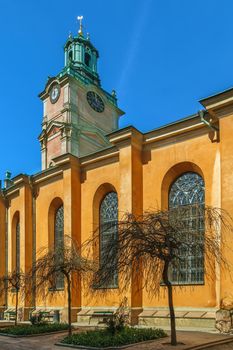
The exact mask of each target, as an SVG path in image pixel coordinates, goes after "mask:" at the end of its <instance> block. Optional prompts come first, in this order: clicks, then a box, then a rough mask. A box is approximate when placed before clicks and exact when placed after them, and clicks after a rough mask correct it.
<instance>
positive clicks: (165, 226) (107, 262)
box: [86, 205, 233, 345]
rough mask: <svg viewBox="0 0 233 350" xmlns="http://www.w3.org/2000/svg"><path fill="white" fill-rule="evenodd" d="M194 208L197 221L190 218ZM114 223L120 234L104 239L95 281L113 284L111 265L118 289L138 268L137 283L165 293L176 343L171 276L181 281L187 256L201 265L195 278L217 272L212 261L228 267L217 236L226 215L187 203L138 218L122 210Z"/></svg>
mask: <svg viewBox="0 0 233 350" xmlns="http://www.w3.org/2000/svg"><path fill="white" fill-rule="evenodd" d="M194 212H195V215H194V217H195V220H193V217H192V213H194ZM194 221H195V222H194ZM114 225H116V227H115V229H116V230H117V231H118V234H117V235H115V236H114V237H111V239H109V240H108V242H105V249H104V251H103V252H101V264H100V265H99V269H98V271H97V273H96V274H95V275H94V281H93V285H94V286H96V285H98V286H99V287H101V286H103V287H104V286H106V285H107V284H109V283H111V280H112V275H113V271H114V270H116V271H118V276H119V288H121V289H122V290H124V289H127V288H128V287H129V285H130V283H131V279H132V275H133V274H134V275H135V273H136V274H137V273H138V274H140V273H142V271H143V283H142V286H141V287H139V288H147V289H148V290H150V292H153V293H154V294H155V293H158V292H159V289H160V287H161V284H162V285H163V284H164V285H165V286H166V288H167V293H168V305H169V311H170V326H171V344H172V345H177V337H176V324H175V312H174V305H173V285H174V284H173V282H172V278H171V277H172V275H174V273H175V274H176V284H178V285H180V286H181V283H182V281H181V280H182V268H181V266H184V264H186V268H188V260H190V259H189V257H190V256H191V257H194V258H196V259H198V261H199V265H201V266H202V269H201V270H200V271H199V272H200V274H201V276H200V275H199V277H200V278H202V277H203V279H204V275H208V276H215V267H216V264H224V265H225V266H226V267H228V268H229V265H228V262H227V261H226V259H225V258H224V256H223V255H222V246H223V245H224V244H226V242H224V240H223V238H221V241H220V230H221V231H223V230H227V231H229V232H232V228H233V224H232V220H231V218H230V216H229V215H228V214H227V213H226V212H224V211H223V210H221V209H218V208H210V207H203V206H198V205H192V206H189V205H186V206H183V207H179V208H177V209H172V210H170V211H161V210H157V211H151V212H146V213H144V214H143V215H142V216H140V217H135V216H134V215H132V214H125V215H124V216H123V219H122V220H120V221H118V222H116V223H114ZM105 230H106V231H107V232H108V231H109V224H107V226H106V225H103V226H102V227H101V228H98V231H97V232H96V233H95V234H94V238H91V239H90V240H89V241H87V242H86V244H87V245H89V247H94V246H95V245H96V241H97V240H98V239H99V232H100V231H101V233H103V232H104V231H105ZM90 249H92V248H90Z"/></svg>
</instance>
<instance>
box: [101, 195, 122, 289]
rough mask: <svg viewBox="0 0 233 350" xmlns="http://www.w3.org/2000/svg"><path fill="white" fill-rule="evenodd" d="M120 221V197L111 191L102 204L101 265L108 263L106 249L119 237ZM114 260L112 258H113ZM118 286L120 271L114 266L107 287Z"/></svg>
mask: <svg viewBox="0 0 233 350" xmlns="http://www.w3.org/2000/svg"><path fill="white" fill-rule="evenodd" d="M117 221H118V199H117V194H116V192H109V193H108V194H107V195H106V196H105V197H104V199H103V200H102V202H101V205H100V267H101V266H104V264H106V263H107V261H105V260H106V258H105V257H106V254H105V253H106V249H108V244H109V242H111V241H112V240H115V239H117V234H118V232H117ZM113 254H115V253H114V252H113ZM111 260H112V259H111ZM117 286H118V272H117V269H116V267H114V266H113V274H112V278H111V281H110V282H109V283H108V285H104V287H105V288H116V287H117Z"/></svg>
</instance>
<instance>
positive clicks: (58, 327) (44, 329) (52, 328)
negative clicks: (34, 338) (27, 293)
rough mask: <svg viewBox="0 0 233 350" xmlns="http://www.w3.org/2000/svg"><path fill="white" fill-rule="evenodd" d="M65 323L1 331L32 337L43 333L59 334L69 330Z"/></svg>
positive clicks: (16, 327)
mask: <svg viewBox="0 0 233 350" xmlns="http://www.w3.org/2000/svg"><path fill="white" fill-rule="evenodd" d="M67 329H68V325H67V324H65V323H51V324H43V323H42V324H37V325H18V326H11V327H7V328H3V329H1V333H6V334H12V335H19V336H20V335H32V334H41V333H50V332H57V331H62V330H67Z"/></svg>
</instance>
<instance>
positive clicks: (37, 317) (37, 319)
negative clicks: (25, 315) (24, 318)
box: [30, 312, 43, 326]
mask: <svg viewBox="0 0 233 350" xmlns="http://www.w3.org/2000/svg"><path fill="white" fill-rule="evenodd" d="M30 322H31V324H32V325H33V326H35V325H39V324H41V323H43V322H42V313H41V312H38V313H36V314H34V315H31V317H30Z"/></svg>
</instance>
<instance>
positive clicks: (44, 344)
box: [0, 331, 233, 350]
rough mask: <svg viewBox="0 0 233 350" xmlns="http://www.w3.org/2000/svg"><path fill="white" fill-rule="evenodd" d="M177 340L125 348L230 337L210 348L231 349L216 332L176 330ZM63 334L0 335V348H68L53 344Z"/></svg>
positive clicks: (163, 347)
mask: <svg viewBox="0 0 233 350" xmlns="http://www.w3.org/2000/svg"><path fill="white" fill-rule="evenodd" d="M177 335H178V341H179V342H182V343H184V344H183V345H178V346H177V347H174V346H171V345H169V344H167V343H169V338H164V339H161V340H159V341H153V342H150V343H147V344H144V345H142V344H138V345H134V346H131V347H129V348H127V349H128V350H139V349H140V350H152V349H153V350H174V349H176V350H185V349H188V348H190V347H191V346H195V345H199V344H204V343H206V344H207V343H209V342H213V341H218V340H223V339H232V343H231V344H225V345H224V344H221V345H219V346H215V347H211V348H210V349H211V350H233V337H230V336H224V335H220V334H216V333H214V334H213V333H204V332H190V331H189V332H182V331H178V332H177ZM63 337H64V334H61V333H60V334H52V335H45V336H35V337H27V338H10V337H4V336H0V350H65V349H68V348H65V347H61V346H56V345H54V344H55V343H56V342H58V341H59V340H61V339H62V338H63Z"/></svg>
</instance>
